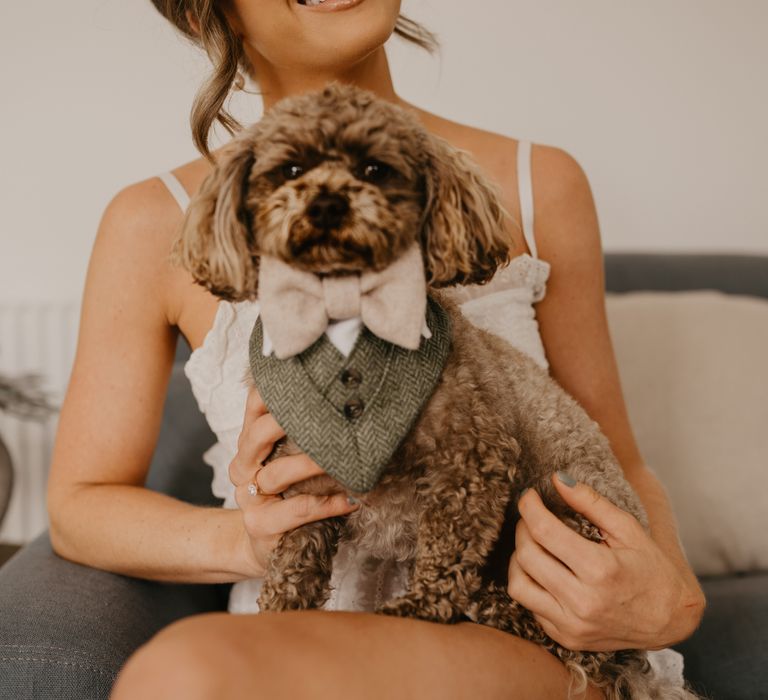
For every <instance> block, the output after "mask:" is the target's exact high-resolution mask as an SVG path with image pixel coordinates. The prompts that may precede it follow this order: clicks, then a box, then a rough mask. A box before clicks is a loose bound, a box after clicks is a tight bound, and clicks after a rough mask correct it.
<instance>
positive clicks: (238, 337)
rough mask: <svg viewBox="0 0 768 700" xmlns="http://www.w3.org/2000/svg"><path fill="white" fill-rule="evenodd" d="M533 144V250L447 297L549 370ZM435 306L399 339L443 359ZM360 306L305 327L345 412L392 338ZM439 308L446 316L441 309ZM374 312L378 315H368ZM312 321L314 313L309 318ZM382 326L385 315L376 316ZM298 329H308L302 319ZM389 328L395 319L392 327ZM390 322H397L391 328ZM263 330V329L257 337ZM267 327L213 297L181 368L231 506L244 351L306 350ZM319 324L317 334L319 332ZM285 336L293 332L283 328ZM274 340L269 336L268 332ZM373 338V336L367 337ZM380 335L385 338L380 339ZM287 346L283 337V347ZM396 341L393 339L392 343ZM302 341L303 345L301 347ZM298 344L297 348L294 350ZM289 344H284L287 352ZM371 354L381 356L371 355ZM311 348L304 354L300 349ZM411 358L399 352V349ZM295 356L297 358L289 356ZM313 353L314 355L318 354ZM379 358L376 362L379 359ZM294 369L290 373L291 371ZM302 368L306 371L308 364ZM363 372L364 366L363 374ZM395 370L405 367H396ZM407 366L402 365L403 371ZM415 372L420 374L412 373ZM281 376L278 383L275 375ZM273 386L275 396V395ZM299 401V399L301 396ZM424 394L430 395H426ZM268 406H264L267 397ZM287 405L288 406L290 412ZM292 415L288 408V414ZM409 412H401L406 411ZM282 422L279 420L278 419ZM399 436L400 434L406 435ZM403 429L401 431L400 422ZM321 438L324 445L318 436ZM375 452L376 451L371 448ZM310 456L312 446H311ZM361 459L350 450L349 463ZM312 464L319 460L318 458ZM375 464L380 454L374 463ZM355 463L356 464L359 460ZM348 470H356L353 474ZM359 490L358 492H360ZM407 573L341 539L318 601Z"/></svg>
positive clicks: (379, 598)
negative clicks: (207, 325)
mask: <svg viewBox="0 0 768 700" xmlns="http://www.w3.org/2000/svg"><path fill="white" fill-rule="evenodd" d="M530 154H531V144H530V142H526V141H521V142H520V144H519V146H518V158H517V167H518V183H519V196H520V211H521V219H522V228H523V234H524V237H525V240H526V242H527V245H528V248H529V250H530V253H524V254H522V255H519V256H517V257H515V258H514V259H513V260H512V261H511V263H510V264H509V265H508V266H506V267H505V268H502V269H501V270H499V272H498V273H497V274H496V275H495V276H494V278H493V279H492V281H491V282H489V283H488V284H486V285H483V286H479V285H478V286H465V287H458V288H453V289H451V290H447V293H449V294H450V295H451V298H452V299H454V300H455V301H456V302H458V303H459V304H460V305H461V310H462V313H463V314H464V315H465V316H466V317H467V318H468V319H469V320H470V321H471V322H472V323H474V324H475V325H476V326H479V327H481V328H483V329H485V330H487V331H489V332H491V333H495V334H496V335H498V336H500V337H502V338H503V339H504V340H506V341H507V342H509V343H510V344H512V345H514V346H515V347H516V348H518V349H519V350H521V351H522V352H524V353H526V354H527V355H529V356H530V357H531V358H532V359H533V360H534V361H535V362H536V363H537V364H539V365H540V366H542V367H543V368H544V369H548V363H547V360H546V357H545V354H544V347H543V344H542V341H541V336H540V334H539V329H538V323H537V321H536V316H535V311H534V308H533V304H535V303H536V302H539V301H541V300H542V299H543V298H544V296H545V293H546V281H547V279H548V276H549V271H550V266H549V263H547V262H545V261H544V260H541V259H540V258H538V256H537V250H536V243H535V240H534V235H533V231H534V228H533V225H534V222H533V192H532V186H531V184H532V183H531V173H530ZM160 178H161V179H162V181H163V182H164V183H165V185H166V187H167V188H168V190H169V191H170V193H171V194H172V195H173V197H174V198H175V199H176V201H177V202H178V204H179V206H180V207H181V209H182V210H185V209H186V207H187V205H188V203H189V196H188V194H187V193H186V191H185V190H184V188H183V187H182V186H181V184H180V183H179V181H178V180H177V179H176V178H175V177H174V176H173V174H172V173H164V174H163V175H161V176H160ZM318 293H319V294H322V295H325V296H328V294H330V295H331V296H332V295H333V290H331V291H330V292H327V293H326V292H324V291H323V290H319V291H318ZM440 311H441V309H440V307H439V306H438V305H436V304H434V305H432V304H430V305H429V306H427V307H426V308H425V309H423V311H422V314H421V317H417V319H416V320H415V321H413V320H412V321H411V322H410V323H409V324H408V325H409V329H410V331H409V333H410V341H408V340H403V341H402V342H403V344H407V342H411V343H412V344H413V343H414V342H415V343H416V344H417V345H416V347H418V343H420V342H421V341H422V338H424V339H425V341H426V342H424V343H422V346H423V347H428V348H430V351H431V352H433V353H437V355H438V356H439V354H440V353H441V352H442V353H443V359H444V357H445V354H446V353H447V341H446V338H447V328H445V327H443V325H442V324H443V323H447V320H446V319H445V318H444V317H443V316H441V315H440ZM366 313H367V312H365V311H362V309H358V310H357V317H353V316H352V315H351V314H347V315H349V316H350V318H348V319H347V318H346V316H344V315H342V316H337V315H335V314H334V317H335V318H342V319H346V320H340V321H335V322H331V323H329V324H328V326H327V329H324V328H325V324H324V323H322V324H321V325H320V326H318V327H319V328H320V331H319V334H318V331H317V330H314V331H309V333H310V335H309V336H308V337H309V343H310V344H311V343H313V342H315V341H316V340H317V339H318V338H320V337H321V336H323V338H322V341H323V342H321V343H315V344H314V345H313V346H312V350H314V349H315V348H317V349H318V350H317V352H316V353H315V354H319V355H323V356H324V357H325V358H327V359H332V360H335V362H336V364H338V365H339V368H340V369H341V371H340V372H339V373H338V377H337V376H336V374H337V373H335V372H334V377H333V379H338V381H331V377H330V376H329V377H328V378H326V379H327V381H326V386H327V387H328V394H329V396H330V400H331V401H332V402H333V403H335V404H338V407H340V408H342V410H343V411H345V412H347V411H355V410H356V409H355V406H359V403H360V402H365V401H366V400H367V399H369V398H370V397H365V396H361V395H360V394H359V391H358V385H359V380H358V378H357V374H358V372H359V370H358V369H357V368H356V367H355V363H354V362H353V361H354V360H355V358H356V355H359V354H360V353H359V352H358V350H359V349H360V348H361V347H364V348H366V350H365V352H367V353H369V354H371V357H372V358H373V359H371V358H366V366H373V367H378V369H375V370H374V371H378V372H383V371H384V369H383V368H384V367H385V366H386V364H387V363H386V362H384V361H383V356H382V352H383V349H384V346H385V345H386V346H387V347H388V348H392V347H393V346H392V344H391V343H379V344H377V343H376V340H378V338H377V336H374V335H373V334H372V333H370V331H369V330H368V326H369V325H370V324H369V323H368V322H366V324H365V325H362V324H361V322H360V315H361V314H362V316H363V318H365V314H366ZM443 313H444V312H443ZM374 315H375V314H374ZM310 321H311V319H310ZM381 322H382V323H383V324H384V325H385V326H386V325H387V323H386V319H384V320H383V321H381ZM305 325H310V326H311V325H312V323H308V324H305ZM390 325H393V324H391V323H390ZM394 325H397V324H394ZM265 327H266V329H267V331H268V332H267V333H264V328H265ZM275 328H276V327H275V325H274V324H270V319H269V317H268V316H266V317H264V318H260V304H259V302H258V301H243V302H228V301H225V300H220V301H219V302H218V308H217V311H216V315H215V319H214V322H213V326H212V328H211V329H210V331H209V332H208V334H207V335H206V337H205V340H204V342H203V344H202V345H201V346H200V347H199V348H197V349H195V350H194V351H193V352H192V354H191V356H190V358H189V360H188V361H187V363H186V365H185V367H184V372H185V374H186V376H187V378H188V379H189V381H190V383H191V387H192V391H193V393H194V396H195V398H196V400H197V403H198V405H199V407H200V410H201V411H202V412H203V414H204V415H205V417H206V420H207V421H208V424H209V425H210V427H211V430H212V431H213V432H214V433H215V435H216V437H217V442H216V443H215V444H214V445H213V446H212V447H211V448H210V449H209V450H208V451H206V453H205V454H204V455H203V460H204V461H205V463H206V464H208V465H210V466H211V467H212V468H213V481H212V491H213V494H214V495H215V496H217V497H219V498H222V499H223V500H224V507H225V508H236V507H237V505H236V503H235V498H234V486H233V485H232V483H231V482H230V480H229V476H228V466H229V463H230V462H231V461H232V459H233V457H234V455H235V453H236V451H237V440H238V437H239V434H240V431H241V429H242V423H243V415H244V413H245V402H246V396H247V393H248V391H247V387H246V385H245V383H244V382H243V362H244V358H247V357H249V356H250V358H251V362H252V365H254V364H255V367H256V368H258V367H265V368H266V367H267V366H269V367H270V372H265V373H264V374H265V376H266V375H267V374H270V373H272V372H273V370H274V368H275V367H276V366H277V364H278V361H277V358H278V357H280V356H283V357H285V356H290V355H292V354H295V352H302V350H304V348H306V347H308V345H307V338H306V337H305V338H303V340H301V341H299V344H298V345H296V346H291V343H292V342H294V339H293V338H292V337H291V338H288V340H287V341H286V339H285V338H280V337H278V336H279V333H280V332H279V330H272V332H270V330H271V329H275ZM323 329H324V330H323ZM358 334H363V336H365V340H367V341H370V342H366V343H357V344H356V340H357V339H358ZM290 335H291V336H293V335H295V334H290ZM273 336H274V337H273ZM368 336H370V337H368ZM382 337H383V336H382ZM286 342H287V343H288V344H287V345H286ZM393 342H395V341H393ZM302 345H303V347H302ZM296 347H298V348H299V350H298V351H296ZM286 348H287V349H286ZM377 353H378V359H376V357H374V356H376V355H377ZM306 354H308V353H305V355H306ZM409 354H413V353H407V352H403V353H402V355H403V357H405V356H406V355H409ZM413 355H414V357H413V359H412V360H411V361H412V362H415V363H418V362H419V358H418V355H419V353H415V354H413ZM293 359H295V358H293ZM318 359H320V358H318ZM377 361H378V365H377ZM432 365H433V366H435V367H437V368H438V370H439V369H440V368H441V367H442V363H440V362H439V361H438V362H435V361H434V358H433V361H432ZM327 366H334V365H333V363H331V364H330V365H329V364H328V362H317V363H314V364H313V366H312V367H310V368H309V369H307V370H306V371H308V372H309V373H310V374H311V373H312V372H318V371H327V370H323V369H322V368H323V367H327ZM290 367H292V369H290ZM305 369H306V368H305ZM284 371H286V372H292V371H293V372H295V371H296V365H295V364H291V363H289V365H286V369H285V370H284ZM366 371H367V370H366ZM395 371H398V372H399V371H403V368H399V369H396V370H395ZM404 371H408V370H407V368H404ZM413 374H414V376H416V375H418V374H423V372H416V371H414V373H413ZM438 375H439V372H438V374H435V375H433V376H431V377H427V378H426V379H422V381H425V382H427V384H426V385H421V386H419V387H415V388H414V391H413V392H412V395H411V396H410V397H409V402H410V406H411V407H412V408H413V411H412V412H413V413H414V415H415V414H416V413H418V408H419V407H420V406H421V404H420V403H419V400H420V397H421V398H423V397H424V394H428V392H429V391H430V386H429V385H428V384H429V382H430V381H431V382H433V383H434V382H436V381H437V376H438ZM278 381H279V380H278ZM278 393H279V392H274V394H275V395H277V394H278ZM302 398H305V397H303V395H302ZM427 398H428V396H427ZM267 403H268V404H269V402H267ZM291 406H292V407H293V408H291ZM302 410H304V411H306V410H311V403H310V404H309V405H305V404H302V401H301V399H299V398H296V397H295V396H294V397H290V398H289V399H288V401H287V402H286V404H285V411H283V412H281V411H278V413H277V414H276V415H275V417H276V419H277V421H278V423H279V424H281V425H282V426H283V427H284V428H287V427H288V422H289V421H291V420H298V419H299V417H300V414H301V411H302ZM292 411H294V412H295V413H292ZM406 413H407V412H406ZM283 421H286V422H285V423H284V422H283ZM402 429H403V427H402V426H401V431H400V432H399V433H398V436H399V437H398V439H400V438H402V436H403V435H404V433H403V432H402ZM404 429H405V430H406V431H407V428H404ZM318 442H322V440H319V441H318ZM389 447H391V446H388V445H384V446H381V447H380V453H381V454H383V453H384V452H386V450H387V449H389ZM374 451H375V450H374ZM308 453H310V456H311V450H309V451H308ZM358 457H360V456H359V455H356V459H357V458H358ZM316 461H318V460H316ZM379 461H380V460H379ZM356 464H357V466H356V467H355V468H356V469H357V468H359V464H360V460H359V459H357V461H356ZM377 465H378V461H376V460H375V459H372V460H371V461H370V462H369V463H368V464H366V465H365V469H364V470H363V472H360V473H364V474H365V477H364V478H363V480H362V481H359V482H355V483H354V484H353V483H350V484H349V486H350V488H351V489H352V490H355V489H359V490H365V489H366V488H369V487H370V485H372V484H373V483H375V479H376V476H377V472H376V470H377ZM352 471H354V470H352ZM333 476H334V477H335V478H337V479H338V480H339V481H341V482H342V483H343V482H344V481H345V478H346V479H350V478H354V477H353V476H352V474H351V472H349V471H345V472H344V473H340V474H333ZM361 487H362V488H361ZM405 576H406V571H405V568H404V567H403V566H402V565H398V564H397V562H391V561H382V560H379V559H375V558H373V557H370V556H367V555H366V553H365V552H361V551H354V549H353V548H351V547H348V546H345V543H344V542H342V543H341V544H340V546H339V549H338V552H337V554H336V556H335V557H334V560H333V574H332V578H331V595H330V599H329V600H328V602H327V603H326V605H325V608H326V609H328V610H358V611H372V610H374V609H375V608H376V607H377V606H378V605H380V603H381V602H383V601H385V600H388V599H391V598H394V597H395V596H397V595H399V594H400V593H401V592H402V591H403V590H404V589H405V586H406V583H407V581H406V579H405ZM260 590H261V579H251V580H246V581H240V582H238V583H235V584H234V585H233V586H232V589H231V593H230V598H229V611H230V612H231V613H254V612H258V604H257V602H256V601H257V599H258V597H259V593H260ZM648 660H649V661H650V662H651V665H652V667H653V669H654V671H655V672H656V673H657V674H658V675H660V676H663V677H665V678H669V679H671V680H674V681H675V682H679V684H680V686H681V687H682V684H683V657H682V655H681V654H679V653H678V652H676V651H674V650H672V649H663V650H660V651H650V652H648Z"/></svg>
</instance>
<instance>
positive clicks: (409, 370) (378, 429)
mask: <svg viewBox="0 0 768 700" xmlns="http://www.w3.org/2000/svg"><path fill="white" fill-rule="evenodd" d="M427 325H428V326H429V329H430V331H431V332H432V337H431V338H429V339H427V338H422V339H421V346H420V347H419V349H418V350H416V351H411V350H405V349H404V348H401V347H399V346H397V345H393V344H392V343H388V342H387V341H385V340H382V339H381V338H378V337H377V336H375V335H374V334H373V333H371V332H370V331H369V330H368V329H367V328H365V327H363V329H362V331H361V332H360V335H359V336H358V338H357V341H356V343H355V346H354V347H353V348H352V352H351V353H350V354H349V357H347V358H345V357H344V355H342V354H341V353H340V352H339V351H338V350H337V349H336V347H335V346H334V345H333V344H332V343H331V342H330V340H328V337H327V336H326V335H325V334H323V335H322V336H321V337H320V338H319V339H318V340H317V341H316V342H315V343H314V344H313V345H311V346H310V347H309V348H307V349H306V350H305V351H304V352H303V353H301V354H299V355H296V356H294V357H290V358H287V359H284V360H279V359H277V358H276V357H275V356H274V354H272V355H270V356H268V357H264V355H263V353H262V343H263V329H262V325H261V319H258V320H257V321H256V324H255V326H254V328H253V332H252V333H251V338H250V347H249V352H250V363H251V371H252V373H253V377H254V380H255V383H256V387H257V388H258V390H259V393H260V394H261V397H262V399H263V400H264V403H265V404H266V406H267V408H268V409H269V411H270V413H272V415H273V416H274V417H275V420H276V421H277V422H278V424H279V425H280V426H281V427H282V428H283V429H284V430H285V432H286V434H287V435H288V437H290V438H291V439H292V440H294V441H295V442H296V444H297V445H298V446H299V447H300V448H301V449H302V450H303V451H304V452H306V453H307V454H308V455H309V456H310V457H311V458H312V459H313V460H314V461H315V462H317V463H318V464H319V465H320V466H321V467H322V468H323V469H324V470H325V471H326V472H327V473H328V474H330V475H331V476H332V477H333V478H334V479H336V480H337V481H339V482H340V483H342V484H343V485H344V486H345V487H347V488H348V489H350V490H351V491H354V492H358V493H363V492H365V491H369V490H370V489H372V488H373V487H374V486H375V485H376V482H377V481H378V478H379V476H380V475H381V472H382V471H383V469H384V467H385V466H386V464H387V463H388V462H389V460H390V458H391V457H392V455H393V454H394V452H395V450H396V449H397V447H398V446H399V445H400V443H401V442H402V440H403V439H404V438H405V436H406V435H407V434H408V431H409V430H410V429H411V427H412V426H413V424H414V422H415V420H416V418H417V417H418V415H419V413H420V412H421V408H422V406H424V404H425V403H426V402H427V400H428V399H429V397H430V396H431V395H432V392H433V391H434V389H435V387H436V386H437V382H438V380H439V379H440V375H441V373H442V370H443V367H444V365H445V361H446V358H447V357H448V351H449V349H450V344H451V329H450V319H449V317H448V314H447V312H446V311H445V309H443V308H442V307H441V306H440V305H439V304H438V303H437V302H436V301H435V300H434V299H431V298H430V299H429V302H428V304H427ZM344 370H352V371H353V372H354V374H355V375H357V376H356V378H357V379H358V380H359V381H355V380H352V381H350V380H349V372H347V373H346V374H345V372H344ZM353 376H354V375H353ZM345 379H346V381H345ZM345 406H346V407H347V408H346V410H345Z"/></svg>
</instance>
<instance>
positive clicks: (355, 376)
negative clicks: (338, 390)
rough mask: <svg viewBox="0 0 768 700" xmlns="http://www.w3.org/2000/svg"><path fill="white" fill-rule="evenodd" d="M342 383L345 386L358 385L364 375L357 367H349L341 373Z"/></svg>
mask: <svg viewBox="0 0 768 700" xmlns="http://www.w3.org/2000/svg"><path fill="white" fill-rule="evenodd" d="M340 379H341V383H342V384H343V385H344V386H350V387H352V386H358V385H359V384H360V382H362V381H363V377H362V375H361V374H360V372H358V371H357V370H356V369H352V368H348V369H345V370H343V371H342V373H341V377H340Z"/></svg>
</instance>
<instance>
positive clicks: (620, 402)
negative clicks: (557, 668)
mask: <svg viewBox="0 0 768 700" xmlns="http://www.w3.org/2000/svg"><path fill="white" fill-rule="evenodd" d="M532 177H533V191H534V194H535V221H536V241H537V245H538V249H539V254H540V256H541V257H542V258H543V259H544V260H547V261H548V262H549V263H550V264H551V273H550V278H549V281H548V283H547V294H546V297H545V298H544V299H543V300H542V301H541V302H540V303H539V304H538V306H537V317H538V320H539V324H540V330H541V336H542V340H543V342H544V346H545V350H546V354H547V359H548V361H549V364H550V372H551V374H552V376H553V377H554V378H555V379H556V380H557V381H558V383H559V384H560V385H561V386H562V387H563V388H564V389H565V390H566V391H567V392H568V393H569V394H571V395H572V396H573V397H574V398H575V399H576V400H577V401H578V402H579V403H580V404H581V405H582V406H583V407H584V409H585V410H586V411H587V413H588V414H589V415H590V417H592V418H593V419H594V420H595V421H597V423H598V424H599V425H600V427H601V429H602V431H603V432H604V433H605V435H606V436H607V438H608V439H609V441H610V443H611V447H612V449H613V452H614V454H615V455H616V457H617V459H618V460H619V462H620V463H621V466H622V468H623V470H624V473H625V476H626V478H627V480H628V481H629V482H630V483H631V484H632V486H633V488H634V489H635V490H636V492H637V494H638V496H639V497H640V499H641V501H642V502H643V505H644V506H645V508H646V511H647V513H648V518H649V521H650V528H651V538H652V539H653V542H654V543H655V544H656V545H657V546H658V548H659V550H661V552H662V553H663V555H664V556H665V557H666V558H667V560H668V561H669V563H670V564H671V565H672V566H673V567H674V569H675V570H676V572H677V574H678V579H677V582H678V584H680V590H679V591H678V592H677V600H676V603H675V604H674V606H672V607H673V608H674V609H670V610H669V615H670V617H674V618H675V619H674V625H675V628H674V632H672V631H671V630H666V631H665V632H664V633H666V634H668V635H669V634H671V636H677V637H679V638H680V639H684V638H686V637H687V636H689V635H690V634H691V633H692V632H693V630H694V629H695V628H696V626H697V625H698V623H699V621H700V619H701V615H702V613H703V609H704V595H703V592H702V590H701V587H700V586H699V584H698V581H697V579H696V576H695V575H694V573H693V571H691V569H690V566H689V564H688V562H687V560H686V558H685V554H684V553H683V551H682V548H681V545H680V542H679V538H678V535H677V527H676V523H675V519H674V515H673V513H672V509H671V507H670V504H669V500H668V498H667V496H666V494H665V491H664V488H663V486H662V485H661V484H660V482H659V481H658V479H657V478H656V477H655V476H654V474H653V473H652V472H651V471H650V470H649V469H648V468H647V467H646V466H645V464H644V462H643V459H642V457H641V455H640V452H639V450H638V447H637V444H636V442H635V439H634V436H633V434H632V429H631V427H630V424H629V418H628V415H627V410H626V406H625V404H624V399H623V396H622V392H621V385H620V380H619V373H618V368H617V365H616V359H615V356H614V352H613V347H612V344H611V339H610V335H609V330H608V322H607V318H606V312H605V293H604V285H605V280H604V272H603V257H602V250H601V242H600V232H599V227H598V221H597V213H596V210H595V205H594V201H593V198H592V193H591V189H590V186H589V182H588V180H587V178H586V176H585V174H584V172H583V170H582V169H581V167H580V166H579V164H578V163H577V162H576V161H575V160H574V159H573V158H572V157H571V156H570V155H568V154H567V153H566V152H564V151H562V150H560V149H556V148H551V147H547V146H534V147H533V165H532ZM527 500H528V501H529V502H530V503H531V504H532V505H531V506H530V507H529V508H528V516H529V518H528V519H529V520H531V519H534V520H535V519H536V518H537V517H538V518H541V517H542V515H543V514H542V512H541V509H543V508H544V506H543V504H541V502H540V501H537V500H536V498H535V496H530V497H528V499H527ZM521 505H522V504H521ZM523 510H525V508H521V514H522V513H523ZM525 520H526V518H525V517H524V518H523V520H522V521H521V522H522V527H523V528H525V527H526V523H525ZM534 539H535V535H534ZM673 596H674V592H673ZM664 633H662V631H661V630H659V634H660V635H662V634H664ZM675 641H678V640H675ZM668 642H669V640H668V639H665V640H664V642H663V643H668Z"/></svg>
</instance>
